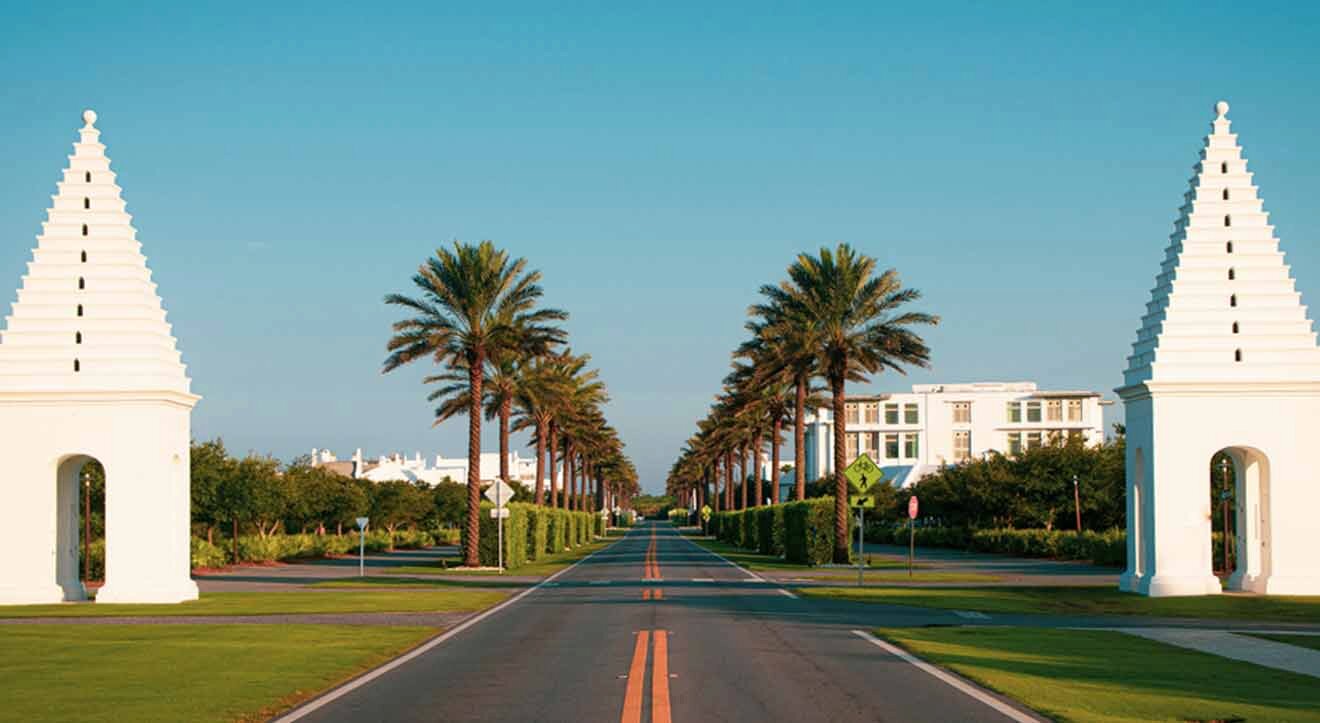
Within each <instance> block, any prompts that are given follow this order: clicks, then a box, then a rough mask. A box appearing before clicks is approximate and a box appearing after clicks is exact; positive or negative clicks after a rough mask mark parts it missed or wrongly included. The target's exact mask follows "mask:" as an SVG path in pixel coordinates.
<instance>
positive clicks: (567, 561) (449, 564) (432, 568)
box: [376, 540, 615, 577]
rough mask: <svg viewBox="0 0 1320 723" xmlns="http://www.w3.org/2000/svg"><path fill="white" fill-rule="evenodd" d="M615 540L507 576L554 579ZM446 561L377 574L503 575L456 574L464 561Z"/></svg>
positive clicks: (486, 572)
mask: <svg viewBox="0 0 1320 723" xmlns="http://www.w3.org/2000/svg"><path fill="white" fill-rule="evenodd" d="M613 542H615V540H609V541H596V542H591V543H588V544H586V545H581V546H579V547H575V548H573V549H572V550H569V551H568V552H560V553H558V554H554V555H549V556H547V557H544V558H542V559H540V560H537V561H536V562H529V563H527V564H526V565H523V566H522V567H520V568H517V569H516V570H508V571H506V572H504V573H503V574H505V575H513V576H517V577H543V576H546V575H553V574H555V573H556V572H559V571H560V570H563V569H564V568H566V567H568V566H569V565H572V564H573V563H575V562H577V561H578V560H581V559H582V558H584V557H586V556H587V555H590V554H591V553H593V552H596V551H598V550H603V549H605V548H606V547H608V546H609V545H610V544H612V543H613ZM440 560H441V561H443V564H442V563H441V562H437V563H436V564H434V565H402V566H399V567H385V568H381V569H379V570H377V571H376V572H379V573H380V574H382V575H465V576H475V577H485V576H491V575H494V576H499V575H500V574H501V573H500V572H499V571H497V570H455V569H454V568H455V567H457V566H459V565H461V564H463V559H462V558H461V557H442V558H440Z"/></svg>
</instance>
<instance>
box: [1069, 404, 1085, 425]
mask: <svg viewBox="0 0 1320 723" xmlns="http://www.w3.org/2000/svg"><path fill="white" fill-rule="evenodd" d="M1068 421H1069V422H1080V421H1082V400H1080V399H1069V400H1068Z"/></svg>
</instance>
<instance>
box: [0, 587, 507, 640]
mask: <svg viewBox="0 0 1320 723" xmlns="http://www.w3.org/2000/svg"><path fill="white" fill-rule="evenodd" d="M504 598H505V594H504V593H502V592H496V591H492V590H466V589H458V590H440V591H431V590H427V591H424V592H420V591H416V590H394V591H388V590H372V591H361V592H358V591H354V592H347V591H346V592H213V593H202V598H201V599H200V600H196V601H193V602H186V603H179V604H177V605H120V604H101V603H76V604H69V603H66V604H62V605H12V606H2V607H0V617H6V618H35V617H114V616H125V615H170V616H175V615H280V614H302V613H415V612H467V611H471V610H480V609H482V608H485V607H489V606H491V605H494V604H495V603H497V602H499V601H501V600H503V599H504ZM14 629H15V628H13V627H6V628H4V629H3V633H0V635H3V636H6V637H7V636H8V635H9V631H12V630H14Z"/></svg>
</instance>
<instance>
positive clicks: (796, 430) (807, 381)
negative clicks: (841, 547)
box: [739, 283, 819, 500]
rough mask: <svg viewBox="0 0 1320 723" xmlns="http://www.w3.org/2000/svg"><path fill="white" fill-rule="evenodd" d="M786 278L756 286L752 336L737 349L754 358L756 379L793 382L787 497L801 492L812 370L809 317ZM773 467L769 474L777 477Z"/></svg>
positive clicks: (750, 323) (814, 365)
mask: <svg viewBox="0 0 1320 723" xmlns="http://www.w3.org/2000/svg"><path fill="white" fill-rule="evenodd" d="M794 291H795V290H794V289H793V287H792V286H791V285H789V284H788V283H782V284H780V285H779V286H773V285H769V284H767V285H765V286H762V287H761V295H762V296H764V297H765V301H763V302H762V303H760V304H754V305H753V306H751V307H750V308H749V309H748V310H747V313H748V314H749V315H751V316H753V317H757V318H754V319H753V320H751V321H748V322H747V329H748V330H749V331H751V332H752V339H751V340H750V341H748V342H746V343H744V344H743V346H742V347H741V348H740V349H739V353H741V354H743V355H746V356H750V357H752V358H753V359H754V360H755V365H756V368H757V375H758V378H759V379H760V380H761V381H762V382H763V383H767V384H788V385H791V386H792V387H793V394H794V397H793V488H794V489H793V496H794V499H797V500H804V499H806V497H807V478H806V467H807V456H806V453H807V450H806V421H805V420H806V412H807V409H808V406H809V404H810V401H811V400H810V398H811V396H812V389H811V378H812V377H813V376H815V375H816V373H817V349H818V346H819V343H818V340H817V338H816V336H815V333H816V327H815V325H814V324H813V319H811V318H810V317H809V316H807V315H805V314H804V313H802V310H801V309H800V308H799V307H798V305H795V304H793V303H791V298H792V294H793V293H794ZM778 474H779V473H778V472H777V471H776V472H775V478H776V479H778Z"/></svg>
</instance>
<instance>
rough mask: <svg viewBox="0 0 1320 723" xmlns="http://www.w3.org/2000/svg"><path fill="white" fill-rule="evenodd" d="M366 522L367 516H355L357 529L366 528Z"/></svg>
mask: <svg viewBox="0 0 1320 723" xmlns="http://www.w3.org/2000/svg"><path fill="white" fill-rule="evenodd" d="M367 522H369V520H368V519H367V518H365V517H359V518H357V526H358V529H359V530H362V529H366V527H367Z"/></svg>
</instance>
